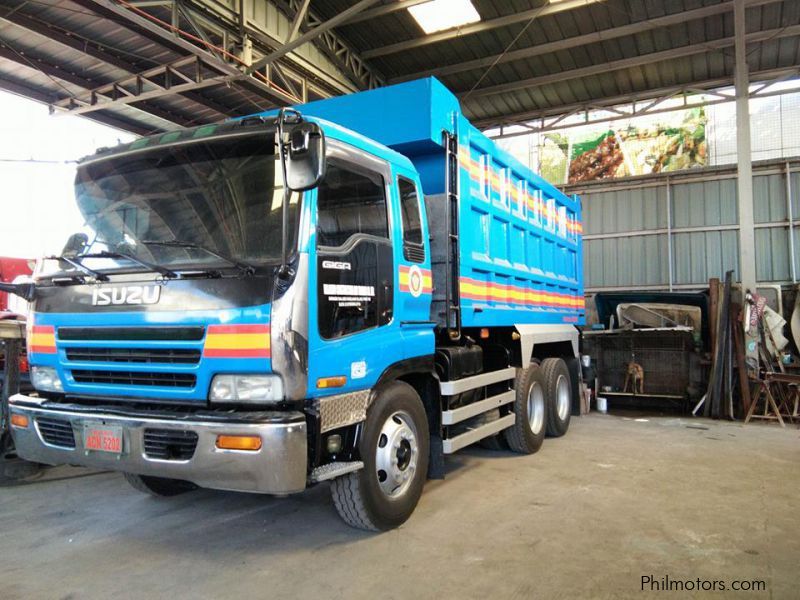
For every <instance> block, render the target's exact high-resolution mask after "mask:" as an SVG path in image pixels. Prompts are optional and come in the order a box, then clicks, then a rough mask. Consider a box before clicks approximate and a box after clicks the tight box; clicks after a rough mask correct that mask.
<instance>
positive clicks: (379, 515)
mask: <svg viewBox="0 0 800 600" xmlns="http://www.w3.org/2000/svg"><path fill="white" fill-rule="evenodd" d="M429 447H430V439H429V434H428V417H427V415H426V414H425V409H424V408H423V406H422V401H421V400H420V398H419V395H417V392H416V391H415V390H414V388H412V387H411V386H410V385H408V384H407V383H403V382H399V381H398V382H394V383H393V384H391V385H390V386H389V387H387V388H386V389H385V390H384V391H382V392H381V393H380V394H379V395H378V397H377V398H376V399H375V401H374V402H373V404H372V406H371V407H370V409H369V413H368V414H367V420H366V421H365V422H364V433H363V435H362V437H361V441H360V443H359V450H360V454H361V460H362V461H363V462H364V468H363V469H361V470H360V471H357V472H355V473H349V474H347V475H345V476H343V477H339V478H337V479H334V480H333V482H332V483H331V494H332V496H333V503H334V505H335V506H336V510H337V511H338V512H339V516H341V517H342V519H344V521H345V522H346V523H347V524H348V525H350V526H352V527H356V528H358V529H367V530H371V531H385V530H387V529H393V528H395V527H398V526H400V525H402V524H403V523H405V521H406V520H408V518H409V517H410V516H411V513H412V512H414V509H415V508H416V506H417V502H419V497H420V495H421V494H422V488H423V486H424V484H425V479H426V477H427V472H428V453H429Z"/></svg>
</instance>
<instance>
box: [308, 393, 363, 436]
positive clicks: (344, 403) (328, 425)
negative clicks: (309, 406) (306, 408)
mask: <svg viewBox="0 0 800 600" xmlns="http://www.w3.org/2000/svg"><path fill="white" fill-rule="evenodd" d="M370 394H371V390H362V391H360V392H351V393H349V394H337V395H335V396H325V397H323V398H318V399H317V400H316V401H315V404H316V409H317V410H318V411H319V421H320V433H325V432H326V431H331V430H333V429H338V428H339V427H344V426H346V425H353V424H355V423H361V422H362V421H364V420H365V419H366V418H367V407H368V406H369V399H370Z"/></svg>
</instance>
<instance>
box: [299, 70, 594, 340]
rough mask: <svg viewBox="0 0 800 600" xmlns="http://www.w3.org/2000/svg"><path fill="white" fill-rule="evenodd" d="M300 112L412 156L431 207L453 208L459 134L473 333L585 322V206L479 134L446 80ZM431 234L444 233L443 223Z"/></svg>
mask: <svg viewBox="0 0 800 600" xmlns="http://www.w3.org/2000/svg"><path fill="white" fill-rule="evenodd" d="M297 108H298V109H299V110H300V111H301V112H302V113H303V114H304V115H307V116H311V117H317V118H320V119H324V120H326V121H330V122H332V123H336V124H337V125H340V126H342V127H345V128H348V129H351V130H352V131H355V132H357V133H359V134H361V135H363V136H365V137H367V138H370V139H372V140H375V141H377V142H379V143H381V144H383V145H385V146H388V147H389V148H392V149H393V150H395V151H397V152H399V153H400V154H403V155H404V156H406V157H408V158H409V159H410V160H411V162H412V163H413V164H414V166H415V168H416V169H417V171H418V172H419V175H420V181H421V184H422V188H423V192H424V194H425V196H426V202H428V203H432V202H444V199H443V198H437V197H436V196H438V195H440V194H443V193H444V192H445V186H446V176H445V164H446V162H445V161H446V153H445V148H444V143H443V133H444V132H448V133H450V134H454V135H455V136H457V140H458V163H459V166H460V169H459V177H458V188H459V190H458V193H459V223H458V230H459V255H460V256H459V293H460V304H461V312H462V325H463V326H464V327H491V326H511V325H516V324H555V323H571V324H575V325H581V324H583V323H584V316H585V308H584V297H583V273H582V264H583V258H582V252H583V245H582V241H581V232H582V226H581V206H580V201H579V200H578V198H577V197H576V196H573V197H568V196H566V195H564V194H563V193H562V192H561V191H560V190H558V189H557V188H556V187H555V186H553V185H551V184H550V183H548V182H547V181H545V180H544V179H542V178H541V177H540V176H539V175H537V174H536V173H534V172H533V171H531V170H530V169H529V168H527V167H525V166H524V165H523V164H522V163H520V162H519V161H518V160H517V159H515V158H514V157H513V156H511V155H510V154H509V153H508V152H505V151H504V150H502V149H501V148H500V147H498V146H497V144H495V143H494V142H493V141H492V140H490V139H489V138H487V137H486V136H485V135H484V134H483V133H481V132H480V131H478V129H477V128H475V127H474V126H473V125H472V124H471V123H470V122H469V121H468V120H467V118H466V117H464V115H463V114H462V113H461V109H460V106H459V103H458V99H457V98H456V97H455V96H454V95H453V94H452V93H451V92H450V91H449V90H448V89H447V88H446V87H445V86H444V85H442V84H441V83H440V82H439V81H438V80H437V79H435V78H428V79H420V80H417V81H413V82H409V83H403V84H399V85H394V86H389V87H385V88H380V89H376V90H371V91H367V92H361V93H358V94H352V95H349V96H340V97H336V98H330V99H326V100H319V101H316V102H311V103H308V104H305V105H302V106H299V107H297ZM429 213H430V210H429ZM431 232H432V234H433V235H434V236H435V235H436V227H435V224H431ZM433 246H434V248H435V247H436V244H435V243H434V244H433ZM434 258H435V257H434ZM435 273H436V270H435V269H434V274H435ZM435 279H436V277H435ZM434 285H435V286H437V287H440V286H441V285H442V283H441V282H440V281H434ZM434 304H435V302H434Z"/></svg>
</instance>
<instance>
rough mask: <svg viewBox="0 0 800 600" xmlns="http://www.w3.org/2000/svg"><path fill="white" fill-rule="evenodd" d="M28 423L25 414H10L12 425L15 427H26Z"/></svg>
mask: <svg viewBox="0 0 800 600" xmlns="http://www.w3.org/2000/svg"><path fill="white" fill-rule="evenodd" d="M29 423H30V421H29V420H28V417H26V416H25V415H18V414H12V415H11V426H12V427H17V428H19V429H26V428H27V427H28V424H29Z"/></svg>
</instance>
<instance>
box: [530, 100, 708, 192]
mask: <svg viewBox="0 0 800 600" xmlns="http://www.w3.org/2000/svg"><path fill="white" fill-rule="evenodd" d="M706 122H707V119H706V114H705V110H704V109H703V108H702V107H700V108H693V109H687V110H679V111H673V112H670V113H664V114H660V115H653V116H651V117H647V118H638V119H637V120H636V125H634V124H633V123H632V122H629V123H628V124H627V125H625V124H621V125H620V127H614V126H613V123H612V125H611V126H606V127H593V128H592V127H581V128H576V129H574V130H566V131H564V132H553V133H546V134H544V135H543V136H542V142H541V145H540V148H539V165H540V171H541V174H542V176H543V177H544V178H545V179H547V180H548V181H550V182H551V183H554V184H564V183H580V182H584V181H597V180H599V179H612V178H617V177H630V176H634V175H648V174H650V173H666V172H670V171H681V170H684V169H691V168H694V167H703V166H706V164H707V160H708V149H707V141H706Z"/></svg>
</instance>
